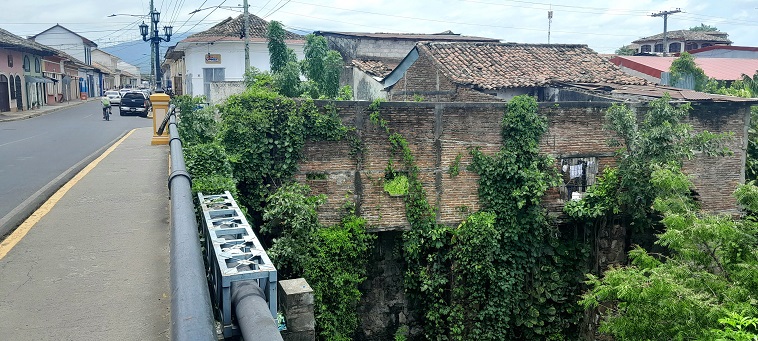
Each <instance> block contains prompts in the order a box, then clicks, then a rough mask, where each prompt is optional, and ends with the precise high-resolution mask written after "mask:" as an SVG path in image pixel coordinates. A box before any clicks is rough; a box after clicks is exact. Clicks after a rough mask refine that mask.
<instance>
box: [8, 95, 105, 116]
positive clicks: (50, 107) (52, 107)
mask: <svg viewBox="0 0 758 341" xmlns="http://www.w3.org/2000/svg"><path fill="white" fill-rule="evenodd" d="M99 100H100V97H90V98H88V99H86V100H80V99H78V98H77V99H72V100H70V101H68V102H63V103H49V104H47V105H44V106H42V107H40V108H39V109H33V110H23V111H15V112H12V111H8V112H0V122H3V121H16V120H24V119H27V118H32V117H37V116H41V115H45V114H49V113H51V112H53V111H57V110H60V109H64V108H68V107H73V106H76V105H79V104H83V103H87V102H90V101H99Z"/></svg>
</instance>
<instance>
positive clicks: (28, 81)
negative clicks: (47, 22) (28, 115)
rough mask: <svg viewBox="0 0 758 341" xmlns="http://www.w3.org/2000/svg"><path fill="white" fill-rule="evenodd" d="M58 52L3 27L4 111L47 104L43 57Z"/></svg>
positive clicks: (0, 81) (0, 96)
mask: <svg viewBox="0 0 758 341" xmlns="http://www.w3.org/2000/svg"><path fill="white" fill-rule="evenodd" d="M55 53H56V51H55V50H54V49H51V48H49V47H47V46H44V45H41V44H38V43H36V42H34V41H32V40H28V39H24V38H22V37H19V36H17V35H15V34H13V33H10V32H8V31H6V30H3V29H0V112H2V111H19V110H26V109H30V108H32V107H35V106H41V105H44V103H45V102H46V95H45V91H46V89H45V83H53V81H52V80H50V79H47V78H44V77H43V75H42V60H43V58H44V57H46V56H53V55H55Z"/></svg>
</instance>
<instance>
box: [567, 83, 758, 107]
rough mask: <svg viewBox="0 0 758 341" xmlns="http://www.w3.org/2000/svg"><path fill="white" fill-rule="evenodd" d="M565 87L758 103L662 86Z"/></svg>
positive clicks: (656, 96) (694, 100)
mask: <svg viewBox="0 0 758 341" xmlns="http://www.w3.org/2000/svg"><path fill="white" fill-rule="evenodd" d="M564 85H566V86H569V87H573V88H577V89H583V90H587V91H593V92H599V93H609V92H610V94H612V95H631V96H645V97H651V98H661V97H663V96H664V95H665V94H666V93H668V94H669V96H671V98H672V99H674V100H684V101H693V102H741V103H744V102H747V103H758V98H742V97H732V96H724V95H714V94H708V93H704V92H698V91H694V90H686V89H679V88H674V87H670V86H662V85H619V84H612V83H565V84H564Z"/></svg>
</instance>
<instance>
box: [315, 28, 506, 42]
mask: <svg viewBox="0 0 758 341" xmlns="http://www.w3.org/2000/svg"><path fill="white" fill-rule="evenodd" d="M314 33H315V34H317V35H339V36H346V37H355V38H374V39H400V40H415V41H467V42H495V43H498V42H500V40H499V39H495V38H484V37H474V36H464V35H460V34H458V33H453V32H451V31H445V32H440V33H432V34H426V33H384V32H379V33H367V32H331V31H316V32H314Z"/></svg>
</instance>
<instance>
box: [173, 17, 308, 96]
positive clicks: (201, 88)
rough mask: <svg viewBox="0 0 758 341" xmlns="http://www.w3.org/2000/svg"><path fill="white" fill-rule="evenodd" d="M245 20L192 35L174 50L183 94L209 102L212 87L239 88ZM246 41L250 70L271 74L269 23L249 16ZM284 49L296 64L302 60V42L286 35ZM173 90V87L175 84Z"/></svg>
mask: <svg viewBox="0 0 758 341" xmlns="http://www.w3.org/2000/svg"><path fill="white" fill-rule="evenodd" d="M244 21H245V18H244V17H243V15H240V16H238V17H236V18H228V19H226V20H224V21H222V22H220V23H218V24H216V25H215V26H213V27H211V28H209V29H208V30H205V31H203V32H199V33H195V34H193V35H191V36H189V37H187V38H185V39H183V40H181V41H179V42H178V43H177V44H176V46H175V47H174V50H173V51H174V53H183V54H184V55H183V57H178V58H183V59H184V68H185V70H184V74H183V75H182V76H183V77H182V80H183V82H184V86H183V89H182V90H183V93H184V94H187V95H192V96H197V95H205V96H206V98H208V99H209V100H210V101H217V100H219V98H213V96H211V84H212V83H221V82H237V83H239V84H242V81H243V79H244V74H245V42H244V39H243V34H242V33H243V31H244V30H243V28H244ZM249 22H250V26H249V27H248V32H247V36H248V39H249V51H250V52H249V56H250V66H252V67H256V68H258V69H259V70H262V71H269V70H271V66H270V64H269V53H268V39H267V38H266V28H267V26H268V22H267V21H265V20H263V19H261V18H259V17H257V16H255V15H252V14H250V15H249ZM285 43H286V44H287V46H288V47H289V48H291V49H293V50H294V51H295V55H296V56H297V58H298V60H301V59H303V58H304V53H303V47H304V45H305V38H304V37H303V36H301V35H298V34H295V33H291V32H287V33H286V37H285ZM174 87H176V84H175V83H174Z"/></svg>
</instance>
